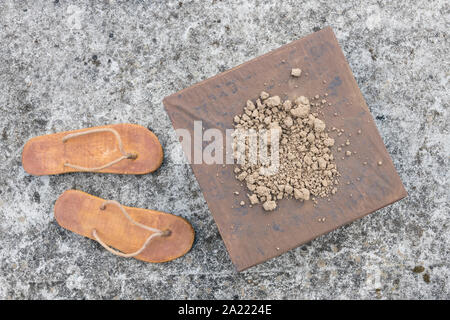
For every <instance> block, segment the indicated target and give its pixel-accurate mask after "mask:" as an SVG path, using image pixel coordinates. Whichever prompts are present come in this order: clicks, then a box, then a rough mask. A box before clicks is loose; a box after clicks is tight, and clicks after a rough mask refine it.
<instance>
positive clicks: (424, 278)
mask: <svg viewBox="0 0 450 320" xmlns="http://www.w3.org/2000/svg"><path fill="white" fill-rule="evenodd" d="M423 281H425V282H426V283H430V275H429V274H428V273H425V274H424V275H423Z"/></svg>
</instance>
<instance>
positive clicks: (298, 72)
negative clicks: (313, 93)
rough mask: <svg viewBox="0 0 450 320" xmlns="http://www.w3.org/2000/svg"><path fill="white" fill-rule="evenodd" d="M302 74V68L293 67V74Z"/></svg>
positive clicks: (294, 75) (296, 75)
mask: <svg viewBox="0 0 450 320" xmlns="http://www.w3.org/2000/svg"><path fill="white" fill-rule="evenodd" d="M301 74H302V70H301V69H299V68H294V69H292V71H291V75H292V76H293V77H300V75H301Z"/></svg>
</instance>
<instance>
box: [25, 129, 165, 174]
mask: <svg viewBox="0 0 450 320" xmlns="http://www.w3.org/2000/svg"><path fill="white" fill-rule="evenodd" d="M103 128H112V129H114V130H116V131H117V132H118V134H119V135H120V138H121V140H122V143H123V148H124V149H125V151H126V152H129V153H134V154H137V158H136V159H123V160H121V161H119V162H117V163H115V164H113V165H111V166H109V167H107V168H104V169H101V170H92V172H102V173H116V174H146V173H149V172H153V171H155V170H156V169H158V168H159V167H160V166H161V163H162V161H163V150H162V147H161V144H160V142H159V140H158V138H157V137H156V136H155V134H153V133H152V132H151V131H150V130H148V129H147V128H145V127H143V126H140V125H136V124H129V123H124V124H115V125H107V126H100V127H94V128H86V129H81V130H74V131H66V132H59V133H54V134H49V135H44V136H39V137H34V138H32V139H30V140H29V141H28V142H27V143H26V144H25V146H24V148H23V152H22V165H23V168H24V169H25V171H27V172H28V173H29V174H32V175H37V176H41V175H53V174H62V173H68V172H80V171H86V170H79V169H74V168H72V167H69V166H67V165H65V164H66V163H70V164H74V165H77V166H81V167H86V168H96V167H100V166H102V165H105V164H107V163H110V162H111V161H113V160H115V159H117V158H119V157H120V156H122V154H121V152H120V149H119V145H118V142H117V138H116V137H115V136H114V134H112V133H110V132H96V133H91V134H87V135H83V136H78V137H75V138H72V139H70V140H68V141H66V142H63V138H64V137H65V136H67V135H69V134H73V133H80V132H84V131H89V130H93V129H103Z"/></svg>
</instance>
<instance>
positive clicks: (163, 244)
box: [22, 124, 194, 262]
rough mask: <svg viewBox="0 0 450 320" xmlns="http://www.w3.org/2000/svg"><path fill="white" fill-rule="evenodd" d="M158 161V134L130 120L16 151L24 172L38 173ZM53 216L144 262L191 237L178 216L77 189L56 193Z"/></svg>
mask: <svg viewBox="0 0 450 320" xmlns="http://www.w3.org/2000/svg"><path fill="white" fill-rule="evenodd" d="M162 161H163V150H162V147H161V144H160V142H159V140H158V138H157V137H156V136H155V135H154V134H153V133H152V132H151V131H149V130H148V129H147V128H145V127H142V126H139V125H135V124H116V125H108V126H101V127H94V128H88V129H81V130H75V131H66V132H60V133H55V134H49V135H44V136H39V137H35V138H32V139H30V140H29V141H28V142H27V143H26V144H25V147H24V149H23V153H22V165H23V167H24V169H25V171H27V172H28V173H30V174H32V175H38V176H39V175H53V174H62V173H69V172H101V173H116V174H146V173H150V172H153V171H155V170H156V169H158V168H159V167H160V165H161V164H162ZM55 218H56V221H57V222H58V223H59V224H60V225H61V226H62V227H63V228H66V229H68V230H70V231H73V232H75V233H78V234H80V235H82V236H85V237H88V238H91V239H93V240H96V241H98V242H99V243H100V244H101V245H102V246H103V247H105V249H107V250H108V251H110V252H112V253H114V254H116V255H119V256H123V257H134V258H136V259H139V260H143V261H147V262H165V261H170V260H173V259H176V258H178V257H180V256H182V255H184V254H186V253H187V252H188V251H189V250H190V249H191V247H192V244H193V242H194V230H193V228H192V226H191V224H190V223H189V222H188V221H186V220H185V219H183V218H181V217H178V216H175V215H172V214H169V213H164V212H159V211H154V210H147V209H140V208H132V207H125V206H122V205H121V204H119V203H118V202H116V201H113V200H104V199H101V198H97V197H94V196H92V195H90V194H87V193H85V192H82V191H77V190H68V191H65V192H64V193H63V194H62V195H61V196H60V197H59V198H58V200H57V201H56V204H55ZM113 248H115V249H113ZM116 249H117V250H119V251H117V250H116Z"/></svg>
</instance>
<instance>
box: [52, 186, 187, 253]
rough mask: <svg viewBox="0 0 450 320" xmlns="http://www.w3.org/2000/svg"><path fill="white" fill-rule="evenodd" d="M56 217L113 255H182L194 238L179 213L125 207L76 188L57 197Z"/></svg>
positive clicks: (65, 225) (64, 224) (59, 221)
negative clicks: (177, 214)
mask: <svg viewBox="0 0 450 320" xmlns="http://www.w3.org/2000/svg"><path fill="white" fill-rule="evenodd" d="M55 218H56V221H57V222H58V223H59V225H60V226H62V227H63V228H66V229H68V230H70V231H73V232H75V233H78V234H80V235H82V236H85V237H88V238H90V239H93V240H96V241H98V242H99V243H100V244H101V245H102V246H103V247H104V248H105V249H107V250H108V251H109V252H111V253H113V254H115V255H118V256H121V257H126V258H130V257H133V258H136V259H139V260H142V261H146V262H166V261H170V260H173V259H176V258H178V257H181V256H183V255H184V254H186V253H187V252H188V251H189V250H190V249H191V247H192V244H193V242H194V234H195V233H194V229H193V228H192V226H191V224H190V223H189V222H188V221H186V220H185V219H183V218H181V217H178V216H175V215H172V214H169V213H164V212H159V211H154V210H147V209H140V208H132V207H124V206H122V205H120V204H119V203H118V202H117V201H113V200H104V199H101V198H97V197H94V196H92V195H90V194H87V193H85V192H82V191H77V190H68V191H66V192H64V193H63V194H62V195H61V196H60V197H59V198H58V200H57V201H56V204H55Z"/></svg>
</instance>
